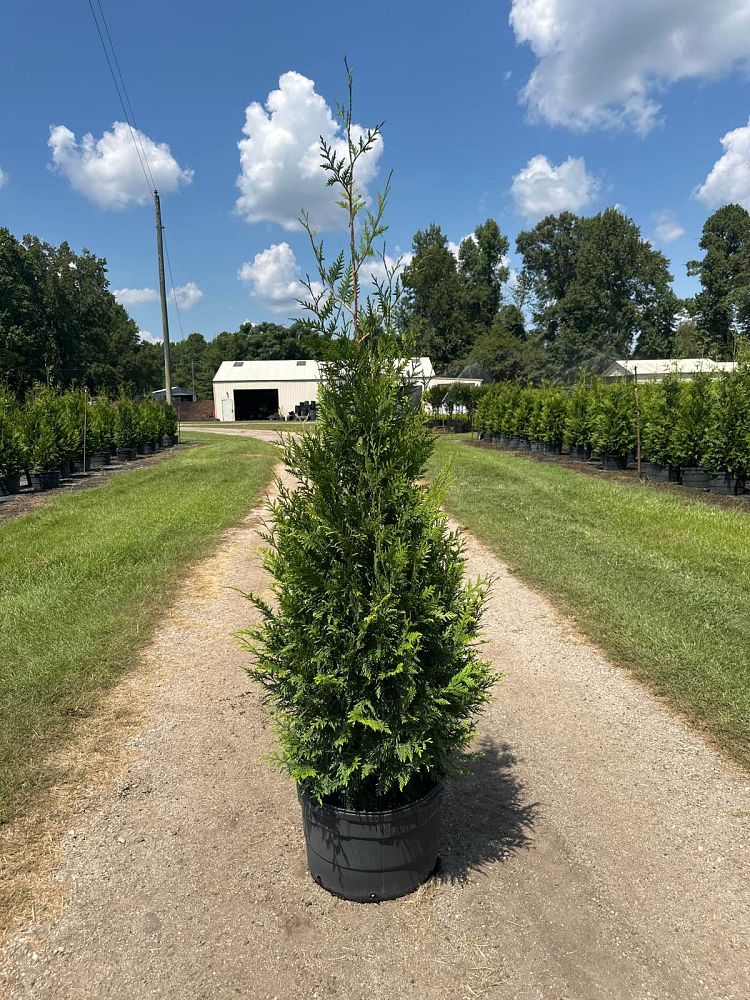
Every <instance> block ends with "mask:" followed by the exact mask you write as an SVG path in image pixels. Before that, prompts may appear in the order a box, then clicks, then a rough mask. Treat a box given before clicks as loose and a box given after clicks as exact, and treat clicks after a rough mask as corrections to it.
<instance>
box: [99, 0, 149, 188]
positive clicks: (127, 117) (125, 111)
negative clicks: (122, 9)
mask: <svg viewBox="0 0 750 1000" xmlns="http://www.w3.org/2000/svg"><path fill="white" fill-rule="evenodd" d="M97 2H98V0H97ZM88 5H89V9H90V11H91V16H92V17H93V19H94V24H95V25H96V32H97V34H98V35H99V41H100V42H101V43H102V49H103V51H104V57H105V59H106V60H107V66H109V72H110V76H111V77H112V83H114V85H115V90H116V91H117V96H118V98H119V100H120V107H121V108H122V113H123V115H124V116H125V121H126V123H127V126H128V128H129V129H130V138H131V139H132V140H133V146H134V147H135V153H136V156H137V157H138V162H139V163H140V165H141V170H142V171H143V179H144V180H145V182H146V186H147V187H148V189H149V195H150V194H151V191H152V190H153V188H154V185H153V184H152V181H153V178H151V181H150V180H149V177H150V175H151V171H150V170H148V173H147V169H148V159H146V162H145V163H144V160H143V157H142V156H141V151H140V149H139V148H138V143H137V142H136V139H135V134H134V132H133V125H132V123H131V120H130V115H129V114H128V109H127V108H126V107H125V101H124V99H123V95H122V92H121V91H120V85H119V83H118V82H117V77H116V76H115V71H114V69H113V67H112V60H111V59H110V57H109V51H108V49H107V45H106V43H105V41H104V35H103V34H102V29H101V27H100V26H99V21H98V19H97V16H96V11H95V10H94V5H93V3H92V2H91V0H88ZM99 9H100V10H101V4H100V5H99ZM102 20H104V14H103V13H102ZM104 25H105V28H106V21H104ZM107 36H108V37H109V31H108V30H107ZM110 43H111V40H110ZM112 55H113V56H114V49H112ZM116 58H117V57H116V56H115V59H116ZM118 70H119V66H118ZM123 86H124V84H123Z"/></svg>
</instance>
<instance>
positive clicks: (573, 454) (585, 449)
mask: <svg viewBox="0 0 750 1000" xmlns="http://www.w3.org/2000/svg"><path fill="white" fill-rule="evenodd" d="M599 388H600V383H599V381H598V380H597V379H595V378H594V377H593V376H592V375H591V374H590V373H589V372H586V371H583V372H581V374H580V375H579V376H578V381H577V382H576V384H575V386H574V388H573V391H572V392H571V394H570V397H569V399H568V408H567V412H566V415H565V441H566V443H567V445H568V458H569V459H570V461H571V462H588V460H589V459H590V458H591V450H592V434H593V415H594V411H595V393H596V392H597V390H598V389H599Z"/></svg>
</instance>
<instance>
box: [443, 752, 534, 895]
mask: <svg viewBox="0 0 750 1000" xmlns="http://www.w3.org/2000/svg"><path fill="white" fill-rule="evenodd" d="M516 764H517V760H516V757H515V755H514V754H513V751H512V750H511V748H510V747H509V746H508V745H507V744H505V743H498V742H496V741H495V740H492V739H489V738H485V739H484V740H483V741H482V742H481V743H480V744H479V747H478V748H477V750H476V756H475V757H474V758H473V759H472V760H471V762H470V764H469V770H468V773H467V775H466V776H465V777H464V778H463V779H459V780H458V781H455V782H451V783H450V784H449V785H448V786H447V787H446V794H445V800H444V802H443V834H442V850H441V853H440V858H441V865H440V872H439V873H438V876H437V877H438V879H440V880H442V881H444V882H451V883H453V882H459V883H460V882H465V881H466V880H467V879H468V878H469V875H470V874H471V873H472V872H477V871H478V872H481V871H482V869H483V868H485V866H487V865H490V864H495V863H496V862H498V861H507V860H508V859H509V858H510V857H511V856H512V855H513V854H515V853H516V851H518V850H520V849H521V848H524V847H530V846H531V844H532V842H533V837H532V831H533V828H534V822H535V820H536V816H537V811H538V803H536V802H528V801H526V795H525V792H524V788H523V785H522V784H521V782H520V779H519V778H518V777H517V775H516V773H515V768H516Z"/></svg>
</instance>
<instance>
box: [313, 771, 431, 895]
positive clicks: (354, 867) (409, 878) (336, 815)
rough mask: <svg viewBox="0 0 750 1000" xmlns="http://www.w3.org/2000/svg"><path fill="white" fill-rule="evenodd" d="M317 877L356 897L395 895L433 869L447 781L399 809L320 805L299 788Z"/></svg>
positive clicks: (335, 890) (328, 886)
mask: <svg viewBox="0 0 750 1000" xmlns="http://www.w3.org/2000/svg"><path fill="white" fill-rule="evenodd" d="M299 800H300V804H301V805H302V822H303V825H304V830H305V842H306V844H307V866H308V868H309V870H310V874H311V875H312V877H313V879H314V880H315V881H316V882H317V883H318V885H320V886H322V887H323V888H324V889H327V890H328V892H331V893H333V894H334V895H335V896H341V897H342V898H343V899H349V900H352V901H354V902H357V903H379V902H381V901H382V900H385V899H397V898H398V897H399V896H406V895H408V894H409V893H410V892H414V891H415V889H418V888H419V886H420V885H422V883H423V882H426V881H427V879H428V878H430V876H431V875H433V874H434V873H435V871H436V870H437V867H438V860H439V859H438V851H439V847H440V818H441V808H442V801H443V786H442V785H437V786H436V787H435V788H433V789H432V791H431V792H428V794H427V795H425V796H424V797H423V798H421V799H419V800H418V801H417V802H413V803H411V804H410V805H406V806H402V807H401V808H400V809H389V810H386V811H383V812H359V811H356V810H353V809H339V808H337V807H335V806H330V805H321V804H320V803H318V802H315V801H314V800H313V799H310V798H308V797H307V796H306V795H304V794H303V793H301V792H300V793H299Z"/></svg>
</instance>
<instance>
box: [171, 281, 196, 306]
mask: <svg viewBox="0 0 750 1000" xmlns="http://www.w3.org/2000/svg"><path fill="white" fill-rule="evenodd" d="M172 296H173V297H174V298H175V299H177V305H178V306H179V307H180V309H192V308H193V306H197V305H198V303H199V302H200V300H201V299H202V298H203V292H202V291H201V289H200V288H199V287H198V286H197V285H196V283H195V282H194V281H188V282H187V284H185V285H178V286H177V287H176V288H173V289H172Z"/></svg>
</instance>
